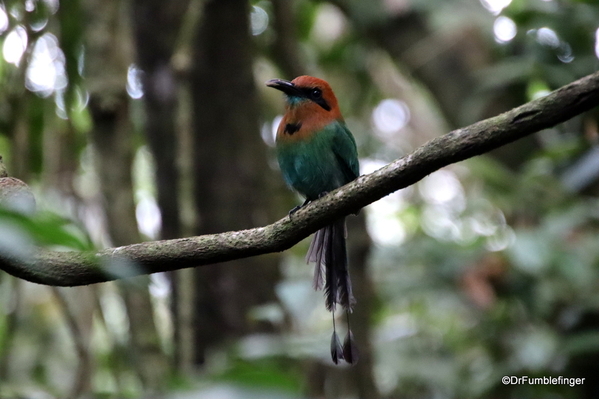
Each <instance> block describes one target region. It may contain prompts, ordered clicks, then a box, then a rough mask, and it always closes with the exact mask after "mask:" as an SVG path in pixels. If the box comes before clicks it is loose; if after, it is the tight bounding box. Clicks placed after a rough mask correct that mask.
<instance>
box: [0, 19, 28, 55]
mask: <svg viewBox="0 0 599 399" xmlns="http://www.w3.org/2000/svg"><path fill="white" fill-rule="evenodd" d="M26 49H27V32H26V31H25V28H23V27H22V26H21V25H19V26H17V27H16V28H15V29H14V30H12V31H11V32H10V33H9V34H8V35H6V39H4V46H2V55H3V56H4V60H5V61H6V62H8V63H10V64H15V65H19V62H20V61H21V57H22V56H23V53H25V50H26Z"/></svg>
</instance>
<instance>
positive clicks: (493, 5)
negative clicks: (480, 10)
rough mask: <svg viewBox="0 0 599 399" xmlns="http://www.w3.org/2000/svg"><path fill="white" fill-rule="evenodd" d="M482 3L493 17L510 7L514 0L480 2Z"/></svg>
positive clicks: (483, 0) (485, 0) (481, 0)
mask: <svg viewBox="0 0 599 399" xmlns="http://www.w3.org/2000/svg"><path fill="white" fill-rule="evenodd" d="M480 2H481V4H482V5H483V7H485V8H486V9H487V10H489V11H490V12H491V13H492V14H493V15H498V14H499V13H500V12H501V10H503V9H504V8H506V7H507V6H509V5H510V3H511V2H512V0H480Z"/></svg>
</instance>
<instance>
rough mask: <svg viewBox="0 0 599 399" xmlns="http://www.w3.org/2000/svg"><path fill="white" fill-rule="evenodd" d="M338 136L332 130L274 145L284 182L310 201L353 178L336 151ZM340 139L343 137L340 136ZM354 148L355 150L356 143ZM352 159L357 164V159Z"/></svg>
mask: <svg viewBox="0 0 599 399" xmlns="http://www.w3.org/2000/svg"><path fill="white" fill-rule="evenodd" d="M338 134H339V133H338V132H336V131H335V130H334V129H327V130H324V131H321V132H319V133H317V134H314V135H312V136H310V137H308V138H306V139H304V140H297V141H293V142H282V143H277V158H278V161H279V166H280V167H281V172H282V173H283V177H284V178H285V181H286V182H287V184H288V185H289V186H291V187H292V188H293V189H295V190H296V191H298V192H299V193H300V194H302V195H304V196H305V197H306V198H307V199H309V200H313V199H316V198H318V197H319V196H320V195H321V194H323V193H327V192H329V191H332V190H334V189H336V188H338V187H341V186H342V185H344V184H346V183H348V182H350V181H351V180H353V179H354V178H355V176H353V175H352V173H349V176H348V173H347V170H346V169H347V167H346V165H344V160H343V159H342V158H340V157H339V155H338V154H337V153H336V152H335V140H339V136H338ZM341 139H342V140H344V139H345V138H344V137H343V136H341ZM352 144H353V143H352ZM353 148H354V151H355V144H353ZM352 156H353V157H355V158H356V160H355V161H356V165H357V156H356V155H355V154H352ZM356 175H357V172H356Z"/></svg>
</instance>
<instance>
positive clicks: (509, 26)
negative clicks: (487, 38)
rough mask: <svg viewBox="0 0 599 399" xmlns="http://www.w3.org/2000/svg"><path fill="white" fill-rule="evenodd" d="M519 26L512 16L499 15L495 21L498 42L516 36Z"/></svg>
mask: <svg viewBox="0 0 599 399" xmlns="http://www.w3.org/2000/svg"><path fill="white" fill-rule="evenodd" d="M517 32H518V28H517V27H516V23H515V22H514V21H512V20H511V19H510V18H508V17H505V16H503V15H502V16H499V17H497V19H495V22H494V23H493V33H494V34H495V40H496V41H497V42H498V43H507V42H509V41H510V40H512V39H513V38H514V37H516V33H517Z"/></svg>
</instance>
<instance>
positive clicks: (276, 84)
mask: <svg viewBox="0 0 599 399" xmlns="http://www.w3.org/2000/svg"><path fill="white" fill-rule="evenodd" d="M266 85H267V86H268V87H272V88H274V89H277V90H281V91H282V92H283V93H285V94H287V95H288V96H293V97H304V92H302V91H301V90H300V89H299V88H298V87H297V86H296V85H294V84H293V83H291V82H290V81H288V80H283V79H271V80H269V81H268V82H266Z"/></svg>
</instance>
